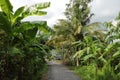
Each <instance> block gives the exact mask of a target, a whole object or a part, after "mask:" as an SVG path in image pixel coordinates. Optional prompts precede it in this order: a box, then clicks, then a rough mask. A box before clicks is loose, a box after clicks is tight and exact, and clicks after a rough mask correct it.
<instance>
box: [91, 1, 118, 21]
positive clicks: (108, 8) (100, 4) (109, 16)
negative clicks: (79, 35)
mask: <svg viewBox="0 0 120 80" xmlns="http://www.w3.org/2000/svg"><path fill="white" fill-rule="evenodd" d="M119 7H120V0H93V2H92V7H91V12H93V13H94V14H95V15H94V16H93V18H92V20H91V21H92V22H95V21H100V22H105V21H111V20H113V19H114V18H115V17H116V16H117V14H118V12H119V11H120V8H119Z"/></svg>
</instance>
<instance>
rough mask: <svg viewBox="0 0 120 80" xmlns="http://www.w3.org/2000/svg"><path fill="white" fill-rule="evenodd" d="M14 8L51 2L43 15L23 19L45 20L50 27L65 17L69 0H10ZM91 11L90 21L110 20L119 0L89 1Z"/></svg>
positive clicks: (118, 6) (119, 6) (118, 4)
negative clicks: (92, 14)
mask: <svg viewBox="0 0 120 80" xmlns="http://www.w3.org/2000/svg"><path fill="white" fill-rule="evenodd" d="M10 1H11V3H12V5H13V6H14V10H16V9H17V8H19V7H21V6H25V5H27V6H30V5H32V4H35V3H40V2H51V5H50V7H49V8H47V9H45V10H46V11H47V12H48V13H47V15H45V16H41V17H38V16H34V17H28V18H26V19H24V20H25V21H34V20H35V21H36V20H46V21H47V23H48V26H50V27H52V26H53V25H54V24H55V23H56V22H57V20H58V19H65V16H64V11H65V8H66V4H67V3H69V0H10ZM90 7H91V13H94V16H93V17H92V19H91V22H98V21H99V22H106V21H112V20H113V19H115V17H116V16H117V15H118V13H119V11H120V0H93V2H92V3H91V6H90Z"/></svg>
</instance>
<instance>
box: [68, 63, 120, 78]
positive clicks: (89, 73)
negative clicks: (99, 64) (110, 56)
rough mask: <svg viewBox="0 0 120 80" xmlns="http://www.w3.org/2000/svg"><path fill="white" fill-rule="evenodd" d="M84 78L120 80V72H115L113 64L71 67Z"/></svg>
mask: <svg viewBox="0 0 120 80" xmlns="http://www.w3.org/2000/svg"><path fill="white" fill-rule="evenodd" d="M70 69H71V70H73V71H74V72H75V73H76V74H77V75H78V76H79V77H80V78H81V79H82V80H120V73H118V74H115V73H114V70H113V69H112V68H111V66H104V67H103V68H102V69H96V67H95V66H94V65H89V66H79V67H75V66H73V67H70Z"/></svg>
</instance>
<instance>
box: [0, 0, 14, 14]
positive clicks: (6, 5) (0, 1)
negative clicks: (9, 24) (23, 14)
mask: <svg viewBox="0 0 120 80" xmlns="http://www.w3.org/2000/svg"><path fill="white" fill-rule="evenodd" d="M0 7H1V9H2V11H3V12H5V13H6V14H7V15H9V14H10V13H11V12H13V6H12V5H11V3H10V1H9V0H0Z"/></svg>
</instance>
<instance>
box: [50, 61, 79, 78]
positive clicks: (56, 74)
mask: <svg viewBox="0 0 120 80" xmlns="http://www.w3.org/2000/svg"><path fill="white" fill-rule="evenodd" d="M48 80H80V79H79V78H78V77H77V76H76V75H75V74H74V73H73V72H72V71H70V70H69V69H68V68H67V67H65V66H63V65H62V64H60V63H57V62H49V73H48Z"/></svg>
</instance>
